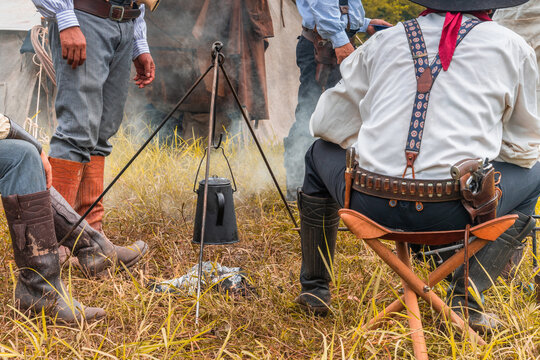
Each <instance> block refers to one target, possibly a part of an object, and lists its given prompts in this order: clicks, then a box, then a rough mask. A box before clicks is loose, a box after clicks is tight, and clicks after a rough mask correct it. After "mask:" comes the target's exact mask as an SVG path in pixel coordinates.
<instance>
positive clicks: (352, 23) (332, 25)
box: [283, 0, 391, 200]
mask: <svg viewBox="0 0 540 360" xmlns="http://www.w3.org/2000/svg"><path fill="white" fill-rule="evenodd" d="M296 6H297V7H298V12H299V13H300V16H302V35H300V36H299V37H298V45H297V46H296V64H297V65H298V67H299V68H300V87H299V89H298V105H297V106H296V111H295V116H296V121H295V123H294V124H293V126H292V127H291V129H290V131H289V135H288V136H287V137H286V138H285V139H284V140H283V143H284V146H285V154H284V160H285V169H286V171H287V199H288V200H294V199H296V189H297V188H298V187H300V186H302V183H303V180H304V154H305V153H306V151H307V149H308V148H309V146H310V145H311V144H312V143H313V141H314V140H315V139H314V138H313V137H312V136H311V134H310V133H309V119H310V118H311V114H312V113H313V111H314V110H315V105H317V101H318V100H319V97H320V96H321V94H322V92H323V91H324V90H326V89H328V88H331V87H333V86H334V85H335V84H336V83H337V82H338V81H339V79H341V75H340V73H339V67H338V66H337V65H339V64H340V63H341V61H343V59H345V58H346V57H347V56H349V54H351V53H352V52H353V51H354V47H353V46H352V44H351V42H350V39H351V38H352V37H353V36H354V35H355V34H356V33H357V32H367V33H368V34H369V35H373V34H374V33H375V28H374V26H373V25H385V26H391V24H389V23H387V22H386V21H384V20H380V19H368V18H366V17H365V12H364V7H363V6H362V2H361V1H360V0H318V1H314V0H297V1H296ZM316 53H317V55H316Z"/></svg>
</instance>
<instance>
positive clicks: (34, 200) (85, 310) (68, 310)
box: [2, 191, 105, 324]
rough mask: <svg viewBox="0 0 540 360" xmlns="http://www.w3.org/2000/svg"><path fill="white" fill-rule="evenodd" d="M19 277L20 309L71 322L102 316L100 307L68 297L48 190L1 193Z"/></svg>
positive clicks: (16, 293) (17, 291) (17, 298)
mask: <svg viewBox="0 0 540 360" xmlns="http://www.w3.org/2000/svg"><path fill="white" fill-rule="evenodd" d="M2 203H3V205H4V210H5V213H6V219H7V222H8V225H9V231H10V234H11V239H12V243H13V253H14V258H15V263H16V264H17V267H18V268H19V270H20V271H19V278H18V281H17V285H16V287H15V301H16V304H17V306H18V308H19V309H20V310H21V311H24V312H33V313H35V314H39V313H40V312H41V311H42V310H43V311H44V312H45V314H46V315H47V316H50V317H51V318H53V319H57V320H59V321H62V322H65V323H68V324H73V323H77V322H80V321H81V320H82V319H83V318H84V319H86V321H93V320H98V319H101V318H103V317H105V311H104V310H103V309H101V308H91V307H83V306H82V305H81V304H80V303H79V302H77V301H76V300H75V299H72V298H71V297H70V295H69V292H68V291H67V290H66V287H65V286H64V284H63V282H62V280H61V278H60V263H59V259H58V245H57V242H56V235H55V233H54V221H53V215H52V208H51V201H50V196H49V191H42V192H38V193H35V194H29V195H10V196H7V197H2Z"/></svg>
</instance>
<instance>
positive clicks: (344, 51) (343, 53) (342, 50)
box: [335, 43, 354, 64]
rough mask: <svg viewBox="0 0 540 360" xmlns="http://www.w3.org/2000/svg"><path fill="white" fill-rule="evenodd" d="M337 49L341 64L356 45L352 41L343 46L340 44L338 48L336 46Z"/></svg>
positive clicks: (338, 59)
mask: <svg viewBox="0 0 540 360" xmlns="http://www.w3.org/2000/svg"><path fill="white" fill-rule="evenodd" d="M335 51H336V57H337V63H338V64H341V62H342V61H343V60H345V58H346V57H347V56H349V55H351V53H352V52H353V51H354V47H353V46H352V44H351V43H346V44H345V45H343V46H340V47H338V48H335Z"/></svg>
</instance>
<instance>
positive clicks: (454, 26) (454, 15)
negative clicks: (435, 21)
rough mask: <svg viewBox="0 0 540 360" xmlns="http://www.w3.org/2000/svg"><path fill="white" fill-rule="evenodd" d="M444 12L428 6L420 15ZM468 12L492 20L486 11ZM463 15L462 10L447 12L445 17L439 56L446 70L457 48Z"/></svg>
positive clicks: (484, 19) (481, 18) (485, 19)
mask: <svg viewBox="0 0 540 360" xmlns="http://www.w3.org/2000/svg"><path fill="white" fill-rule="evenodd" d="M442 12H444V11H438V10H433V9H429V8H428V9H426V10H424V11H422V13H421V14H420V16H425V15H427V14H431V13H442ZM467 13H468V14H471V15H473V16H476V17H477V18H478V19H480V20H482V21H491V18H490V17H489V16H488V14H487V12H485V11H471V12H467ZM462 17H463V13H461V12H447V13H446V17H445V19H444V26H443V30H442V34H441V41H440V42H439V57H440V58H441V63H442V67H443V70H444V71H446V70H448V67H449V66H450V62H451V61H452V56H454V51H455V50H456V41H457V37H458V32H459V28H460V27H461V21H462Z"/></svg>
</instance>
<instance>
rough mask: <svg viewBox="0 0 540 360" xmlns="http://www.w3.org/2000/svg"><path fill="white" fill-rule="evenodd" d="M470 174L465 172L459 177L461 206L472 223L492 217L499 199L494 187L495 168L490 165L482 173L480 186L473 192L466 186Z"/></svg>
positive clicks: (494, 214) (494, 215)
mask: <svg viewBox="0 0 540 360" xmlns="http://www.w3.org/2000/svg"><path fill="white" fill-rule="evenodd" d="M470 176H471V174H470V173H467V174H465V175H464V176H462V177H461V178H460V179H459V181H460V187H461V194H462V196H463V199H462V200H461V202H462V203H463V206H464V207H465V209H466V210H467V212H468V213H469V215H470V216H471V220H472V221H473V223H474V224H480V223H483V222H486V221H488V220H492V219H494V218H495V217H496V212H497V204H498V201H499V195H498V193H497V191H496V189H495V170H494V169H493V167H492V168H491V169H489V170H488V171H487V172H486V173H485V174H484V176H483V178H482V181H481V183H480V188H479V190H478V191H477V192H475V193H473V192H472V191H471V190H470V188H469V186H467V180H468V179H469V177H470Z"/></svg>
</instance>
